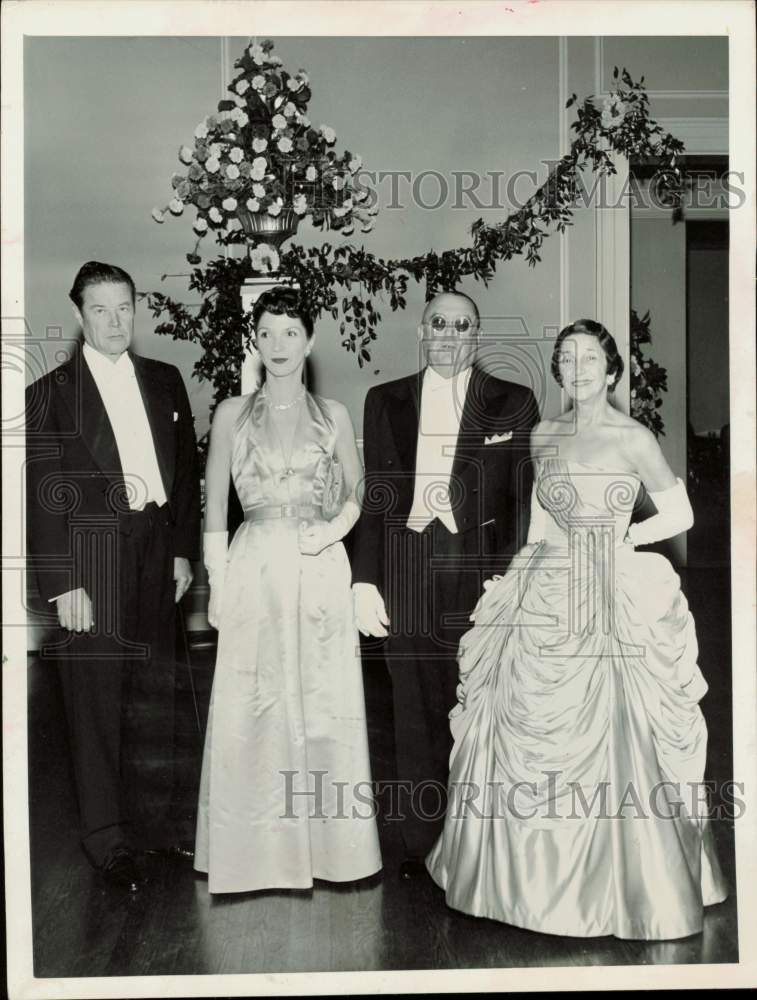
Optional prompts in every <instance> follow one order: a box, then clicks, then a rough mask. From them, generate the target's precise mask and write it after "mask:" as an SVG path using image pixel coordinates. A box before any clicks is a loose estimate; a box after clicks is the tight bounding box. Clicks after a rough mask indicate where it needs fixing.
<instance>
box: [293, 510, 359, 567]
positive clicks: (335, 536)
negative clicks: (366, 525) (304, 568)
mask: <svg viewBox="0 0 757 1000" xmlns="http://www.w3.org/2000/svg"><path fill="white" fill-rule="evenodd" d="M359 517H360V508H359V507H358V505H357V504H356V503H355V501H354V500H346V501H345V504H344V506H343V507H342V509H341V511H340V512H339V513H338V514H337V516H336V517H333V518H332V519H331V520H330V521H314V522H312V523H309V522H307V521H303V522H302V524H300V531H299V537H298V539H297V541H298V543H299V546H300V552H301V553H302V554H303V555H304V556H317V555H318V553H319V552H323V550H324V549H325V548H327V547H328V546H329V545H333V544H334V542H338V541H341V539H342V538H344V536H345V535H346V534H347V532H348V531H349V530H350V528H351V527H352V526H353V524H354V523H355V521H357V519H358V518H359Z"/></svg>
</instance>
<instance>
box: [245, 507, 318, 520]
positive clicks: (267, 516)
mask: <svg viewBox="0 0 757 1000" xmlns="http://www.w3.org/2000/svg"><path fill="white" fill-rule="evenodd" d="M274 518H284V519H289V518H291V519H294V520H298V521H299V520H302V521H323V520H324V517H323V514H322V513H321V510H320V508H319V507H316V506H314V504H296V503H282V504H272V505H269V506H260V507H248V508H247V509H246V510H245V512H244V519H245V521H270V520H273V519H274Z"/></svg>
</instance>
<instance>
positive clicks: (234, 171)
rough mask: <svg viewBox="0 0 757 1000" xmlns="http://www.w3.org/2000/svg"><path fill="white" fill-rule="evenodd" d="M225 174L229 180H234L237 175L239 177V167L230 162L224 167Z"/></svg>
mask: <svg viewBox="0 0 757 1000" xmlns="http://www.w3.org/2000/svg"><path fill="white" fill-rule="evenodd" d="M226 176H227V177H228V178H229V180H230V181H235V180H236V179H237V177H239V167H237V166H236V165H235V164H234V163H230V164H229V165H228V167H227V168H226Z"/></svg>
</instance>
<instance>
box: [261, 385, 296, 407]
mask: <svg viewBox="0 0 757 1000" xmlns="http://www.w3.org/2000/svg"><path fill="white" fill-rule="evenodd" d="M304 398H305V390H304V389H303V390H302V392H301V393H300V394H299V395H298V396H295V398H294V399H293V400H291V401H290V402H289V403H272V402H271V400H270V399H269V398H268V393H267V392H265V390H264V391H263V399H265V401H266V403H267V405H268V406H270V407H271V409H272V410H291V409H292V407H293V406H296V405H297V404H298V403H301V402H302V400H303V399H304Z"/></svg>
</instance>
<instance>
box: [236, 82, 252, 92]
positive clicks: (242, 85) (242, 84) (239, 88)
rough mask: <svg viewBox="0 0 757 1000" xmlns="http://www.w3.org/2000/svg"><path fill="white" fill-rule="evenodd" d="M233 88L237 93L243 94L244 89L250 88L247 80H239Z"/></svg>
mask: <svg viewBox="0 0 757 1000" xmlns="http://www.w3.org/2000/svg"><path fill="white" fill-rule="evenodd" d="M235 89H236V92H237V93H238V94H244V93H245V91H247V90H249V89H250V84H249V83H248V82H247V80H239V81H238V82H237V84H236V87H235Z"/></svg>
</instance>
